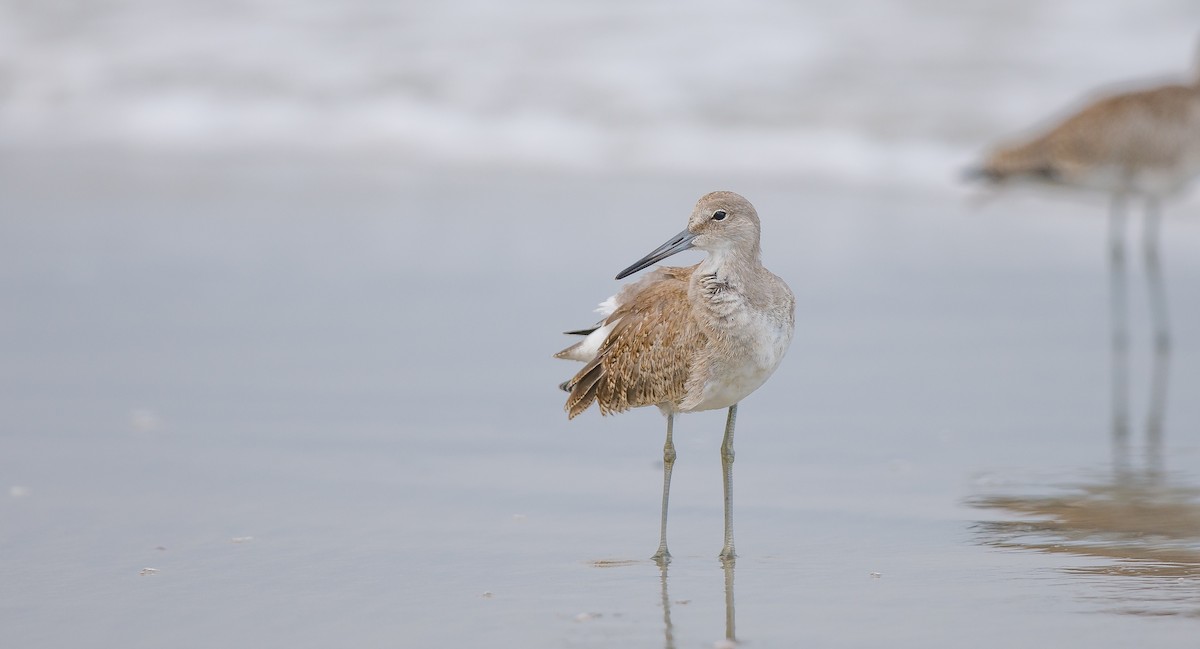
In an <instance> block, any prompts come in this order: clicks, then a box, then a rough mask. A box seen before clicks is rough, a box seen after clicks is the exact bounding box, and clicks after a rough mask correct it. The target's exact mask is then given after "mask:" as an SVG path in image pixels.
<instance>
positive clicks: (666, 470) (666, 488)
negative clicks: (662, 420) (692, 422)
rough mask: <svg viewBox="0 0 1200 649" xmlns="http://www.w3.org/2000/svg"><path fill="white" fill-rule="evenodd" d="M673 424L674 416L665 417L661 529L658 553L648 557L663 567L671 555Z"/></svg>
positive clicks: (673, 460)
mask: <svg viewBox="0 0 1200 649" xmlns="http://www.w3.org/2000/svg"><path fill="white" fill-rule="evenodd" d="M674 424H675V415H674V414H668V415H667V441H666V443H665V444H663V498H662V527H661V528H660V529H659V533H658V552H655V553H654V556H652V557H650V558H651V559H654V560H655V561H657V562H658V564H659V565H662V566H665V565H666V564H667V563H669V562H670V561H671V553H670V552H668V551H667V501H668V500H670V498H671V469H672V468H673V467H674V466H675V443H674V442H672V441H671V428H672V427H673V426H674Z"/></svg>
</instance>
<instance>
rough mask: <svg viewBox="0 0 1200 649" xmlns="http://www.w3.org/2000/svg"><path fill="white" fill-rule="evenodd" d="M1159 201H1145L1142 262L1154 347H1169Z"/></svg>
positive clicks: (1152, 198)
mask: <svg viewBox="0 0 1200 649" xmlns="http://www.w3.org/2000/svg"><path fill="white" fill-rule="evenodd" d="M1160 214H1161V213H1160V210H1159V200H1158V199H1157V198H1155V197H1153V196H1151V197H1150V198H1147V199H1146V218H1145V220H1144V221H1143V222H1142V225H1143V230H1142V260H1143V262H1144V264H1145V267H1146V283H1147V287H1146V288H1147V291H1148V293H1149V295H1150V315H1151V316H1152V317H1153V318H1154V345H1155V347H1156V348H1166V347H1169V346H1170V345H1171V334H1170V321H1169V318H1168V312H1167V291H1166V285H1165V284H1163V275H1162V262H1161V259H1160V257H1159V254H1158V239H1159V236H1158V229H1159V222H1160Z"/></svg>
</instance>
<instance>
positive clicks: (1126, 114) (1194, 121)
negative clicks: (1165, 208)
mask: <svg viewBox="0 0 1200 649" xmlns="http://www.w3.org/2000/svg"><path fill="white" fill-rule="evenodd" d="M967 175H968V177H969V178H973V179H979V180H983V181H986V182H988V183H990V184H992V185H995V186H1006V185H1014V184H1025V185H1044V186H1057V187H1066V188H1071V189H1079V190H1085V191H1099V192H1102V193H1105V194H1108V195H1109V197H1110V201H1111V204H1110V212H1109V234H1108V239H1109V241H1108V248H1109V255H1108V257H1109V275H1110V283H1111V305H1110V308H1111V313H1112V315H1111V318H1112V347H1113V386H1112V387H1113V408H1114V417H1113V421H1114V425H1113V438H1114V442H1115V443H1122V440H1123V438H1124V437H1125V436H1126V435H1127V431H1128V423H1127V419H1128V413H1127V405H1126V403H1127V401H1128V396H1127V393H1128V386H1127V385H1126V378H1125V377H1126V376H1127V375H1128V367H1127V366H1128V344H1129V343H1128V324H1127V322H1126V321H1127V311H1128V307H1127V305H1126V301H1127V300H1126V280H1125V275H1126V270H1125V229H1126V228H1125V220H1126V208H1127V204H1128V202H1129V200H1130V199H1131V198H1134V199H1141V200H1143V201H1144V205H1145V208H1144V209H1145V214H1144V218H1143V221H1142V260H1143V265H1144V266H1145V271H1146V282H1147V294H1148V296H1149V301H1150V316H1151V319H1152V322H1153V326H1154V332H1155V334H1154V335H1155V348H1156V354H1157V355H1159V356H1165V355H1166V354H1167V350H1168V349H1169V347H1170V327H1169V316H1168V309H1167V293H1166V287H1165V285H1164V282H1163V276H1162V262H1161V258H1160V255H1159V251H1158V239H1159V221H1160V218H1161V214H1160V213H1161V203H1162V201H1163V200H1164V199H1165V198H1169V197H1171V196H1173V195H1175V194H1177V193H1179V192H1180V191H1181V190H1183V189H1184V188H1185V187H1186V186H1187V185H1188V184H1189V183H1190V182H1191V181H1192V180H1193V179H1194V178H1195V177H1196V176H1197V175H1200V50H1198V51H1197V61H1196V69H1195V70H1194V71H1193V78H1192V80H1191V83H1190V84H1170V85H1162V86H1158V87H1153V88H1149V89H1144V90H1137V91H1130V92H1124V93H1120V94H1115V95H1111V96H1107V97H1104V98H1102V99H1099V100H1097V101H1094V102H1092V103H1090V104H1088V105H1087V106H1085V107H1084V108H1083V109H1081V110H1079V111H1077V112H1075V113H1073V114H1071V115H1069V116H1068V117H1066V118H1065V119H1064V120H1063V121H1061V122H1059V123H1058V124H1057V125H1056V126H1054V127H1053V128H1051V129H1049V130H1048V131H1046V132H1044V133H1042V134H1041V135H1038V136H1036V137H1033V138H1031V139H1028V140H1026V141H1022V142H1016V143H1013V144H1009V145H1005V146H1001V147H998V148H996V149H995V150H994V151H993V152H991V154H990V155H989V156H987V158H986V159H985V160H984V162H983V164H981V165H980V166H979V167H977V168H974V169H971V170H969V171H968V174H967ZM1150 428H1151V429H1152V430H1153V429H1154V428H1155V427H1154V426H1151V427H1150Z"/></svg>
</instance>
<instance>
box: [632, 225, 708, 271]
mask: <svg viewBox="0 0 1200 649" xmlns="http://www.w3.org/2000/svg"><path fill="white" fill-rule="evenodd" d="M695 238H696V235H694V234H692V233H691V232H688V231H687V230H684V231H683V232H680V233H679V234H677V235H675V236H673V237H671V238H670V240H668V241H667V242H666V243H664V244H663V245H661V246H659V247H657V248H655V249H654V250H653V251H652V252H651V253H650V254H648V255H646V256H645V257H642V258H641V259H639V260H637V261H636V262H634V264H633V265H632V266H630V267H629V268H626V269H625V270H623V271H621V272H619V273H617V279H625V278H626V277H629V276H630V275H632V274H634V273H636V272H638V271H639V270H641V269H643V268H646V267H648V266H650V265H652V264H655V263H657V262H660V261H662V260H664V259H666V258H667V257H670V256H671V255H673V254H675V253H677V252H683V251H684V250H687V249H688V248H691V247H692V239H695Z"/></svg>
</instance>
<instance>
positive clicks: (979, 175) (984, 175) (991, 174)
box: [961, 166, 1000, 183]
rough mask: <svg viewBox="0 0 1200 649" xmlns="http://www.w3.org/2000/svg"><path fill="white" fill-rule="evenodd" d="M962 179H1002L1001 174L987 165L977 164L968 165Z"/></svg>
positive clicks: (994, 180) (965, 180) (974, 180)
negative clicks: (973, 165)
mask: <svg viewBox="0 0 1200 649" xmlns="http://www.w3.org/2000/svg"><path fill="white" fill-rule="evenodd" d="M961 178H962V180H963V181H964V182H969V183H974V182H981V181H982V182H993V183H994V182H996V181H998V180H1000V174H998V173H996V172H995V171H992V170H991V169H988V168H987V167H982V166H975V167H967V168H966V169H963V170H962V176H961Z"/></svg>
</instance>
